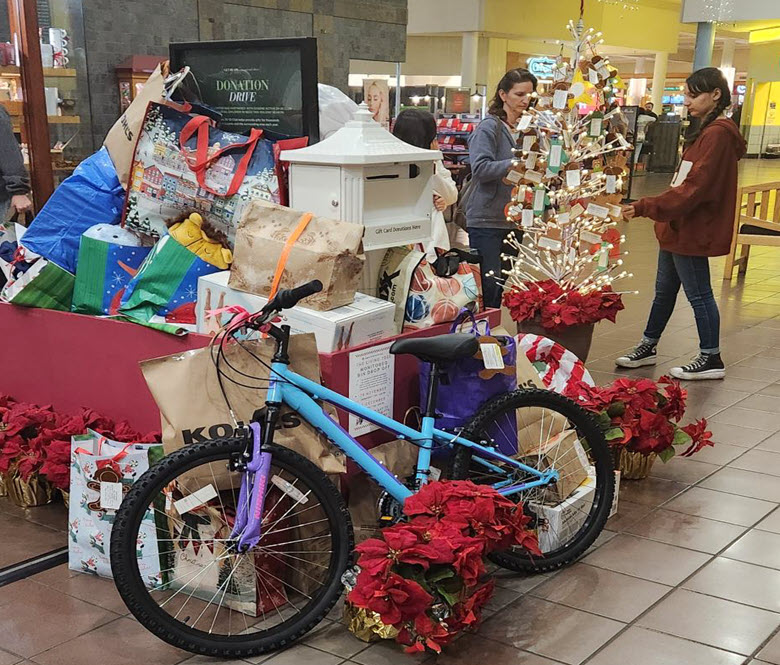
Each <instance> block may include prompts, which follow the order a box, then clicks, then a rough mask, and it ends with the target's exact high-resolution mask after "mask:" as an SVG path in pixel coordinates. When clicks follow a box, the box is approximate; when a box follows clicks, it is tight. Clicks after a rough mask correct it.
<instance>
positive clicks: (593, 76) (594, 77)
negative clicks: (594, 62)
mask: <svg viewBox="0 0 780 665" xmlns="http://www.w3.org/2000/svg"><path fill="white" fill-rule="evenodd" d="M588 81H590V82H591V83H592V84H593V85H596V84H597V83H598V82H599V73H598V72H597V71H596V70H595V69H593V68H592V67H590V68H588Z"/></svg>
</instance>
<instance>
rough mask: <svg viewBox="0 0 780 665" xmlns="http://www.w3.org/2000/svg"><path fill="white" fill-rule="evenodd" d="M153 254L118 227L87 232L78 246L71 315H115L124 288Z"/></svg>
mask: <svg viewBox="0 0 780 665" xmlns="http://www.w3.org/2000/svg"><path fill="white" fill-rule="evenodd" d="M107 231H110V232H108V233H107ZM90 234H92V235H90ZM102 238H106V239H102ZM129 243H133V244H129ZM151 250H152V248H151V247H142V246H141V244H140V242H139V241H138V240H137V238H135V237H134V235H133V234H132V233H131V232H130V231H127V230H125V229H122V228H119V227H117V226H110V227H106V228H101V227H97V229H96V227H93V228H92V229H90V230H88V231H87V232H86V233H85V234H84V235H83V236H81V245H80V246H79V261H78V268H77V269H76V282H75V285H74V287H73V303H72V305H71V309H72V311H73V312H77V313H79V314H97V315H100V314H109V315H114V314H116V313H117V312H118V311H119V303H120V301H121V299H122V296H123V295H124V293H125V288H126V287H127V285H128V283H129V282H130V280H131V279H132V278H133V277H134V276H135V275H136V274H137V273H138V270H139V268H140V267H141V264H142V263H143V261H144V259H145V258H146V256H147V255H148V254H149V252H150V251H151Z"/></svg>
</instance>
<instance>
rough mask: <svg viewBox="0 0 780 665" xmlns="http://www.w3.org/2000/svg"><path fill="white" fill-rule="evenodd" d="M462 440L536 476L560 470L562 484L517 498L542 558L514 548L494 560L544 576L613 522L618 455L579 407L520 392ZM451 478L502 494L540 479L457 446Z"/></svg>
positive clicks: (502, 400) (546, 394)
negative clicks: (508, 459) (614, 459)
mask: <svg viewBox="0 0 780 665" xmlns="http://www.w3.org/2000/svg"><path fill="white" fill-rule="evenodd" d="M463 437H464V438H466V439H468V440H470V441H473V442H475V443H479V444H480V445H482V446H485V447H495V448H497V449H498V450H499V451H501V452H502V453H504V454H506V455H508V456H511V457H515V458H517V459H518V460H519V461H521V462H522V463H523V464H525V465H526V466H527V467H531V468H533V469H535V470H537V471H541V472H544V471H549V470H554V471H556V472H557V474H558V479H557V481H556V482H554V483H551V484H548V485H538V486H535V487H529V488H528V489H525V490H522V491H519V492H517V493H515V494H511V495H510V497H511V498H513V499H514V500H516V501H521V502H522V503H523V510H524V511H525V512H526V514H527V515H529V516H530V517H531V518H532V523H531V527H532V528H534V529H535V530H536V532H537V534H538V536H539V545H540V549H541V551H542V552H543V554H544V556H542V557H539V556H532V555H530V554H529V553H528V552H527V551H524V550H519V549H513V550H510V551H507V552H500V553H496V554H494V555H492V556H491V559H492V560H493V561H494V562H495V563H497V564H499V565H500V566H502V567H504V568H508V569H510V570H516V571H519V572H546V571H550V570H554V569H556V568H560V567H561V566H564V565H566V564H568V563H570V562H572V561H574V560H575V559H576V558H577V557H579V556H580V555H582V554H583V553H584V552H585V551H586V550H587V549H588V547H590V546H591V545H592V544H593V541H594V540H596V538H597V537H598V535H599V533H601V530H602V529H603V528H604V524H605V523H606V521H607V518H608V517H609V512H610V508H611V506H612V499H613V495H614V490H615V476H614V471H613V465H612V456H611V454H610V451H609V446H608V445H607V442H606V440H605V438H604V434H603V432H602V431H601V428H600V427H599V425H598V423H597V422H596V420H595V419H594V418H593V416H592V415H591V414H590V413H588V412H587V411H585V410H584V409H583V408H582V407H580V406H579V405H578V404H576V403H575V402H573V401H572V400H570V399H567V398H565V397H563V396H561V395H559V394H557V393H554V392H550V391H547V390H517V391H514V392H511V393H506V394H505V395H501V396H500V397H497V398H496V399H495V400H493V401H492V402H489V403H488V404H487V405H485V406H484V407H483V409H482V410H481V411H480V412H479V413H478V414H477V415H476V416H475V417H474V420H473V421H472V422H471V423H470V424H469V425H468V426H467V427H466V428H465V430H464V431H463ZM450 477H451V478H453V479H455V480H471V481H472V482H475V483H477V484H489V485H493V486H494V487H496V488H497V489H499V490H500V489H501V488H502V487H507V486H510V485H516V484H520V483H531V482H534V481H535V480H538V477H537V476H535V475H533V474H532V473H529V472H527V471H523V470H520V469H517V468H516V467H514V466H510V465H509V464H507V463H503V462H497V461H495V460H494V459H492V458H490V457H488V456H480V455H479V451H475V450H473V449H471V448H468V447H466V446H457V447H456V450H455V453H454V455H453V458H452V463H451V467H450Z"/></svg>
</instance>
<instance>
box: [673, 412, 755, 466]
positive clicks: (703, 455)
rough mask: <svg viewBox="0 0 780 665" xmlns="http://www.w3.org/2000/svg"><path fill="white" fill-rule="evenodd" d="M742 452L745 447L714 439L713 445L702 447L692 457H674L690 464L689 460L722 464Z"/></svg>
mask: <svg viewBox="0 0 780 665" xmlns="http://www.w3.org/2000/svg"><path fill="white" fill-rule="evenodd" d="M697 415H698V414H697ZM744 453H745V448H742V447H740V446H732V445H730V444H728V443H723V442H722V441H715V445H713V446H707V447H706V448H703V449H702V450H700V451H699V452H698V453H696V454H695V455H693V456H692V457H679V458H675V459H677V460H678V461H679V462H682V463H684V464H690V463H691V462H706V463H707V464H716V465H718V466H723V465H725V464H728V463H729V462H731V461H733V460H735V459H736V458H737V457H739V456H740V455H743V454H744Z"/></svg>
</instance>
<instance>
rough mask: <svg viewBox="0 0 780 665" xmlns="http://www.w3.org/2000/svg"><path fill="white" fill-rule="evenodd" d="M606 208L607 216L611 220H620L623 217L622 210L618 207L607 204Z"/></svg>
mask: <svg viewBox="0 0 780 665" xmlns="http://www.w3.org/2000/svg"><path fill="white" fill-rule="evenodd" d="M607 208H609V216H610V217H612V219H620V218H621V217H622V216H623V208H621V207H620V206H618V205H615V204H614V203H607Z"/></svg>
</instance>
